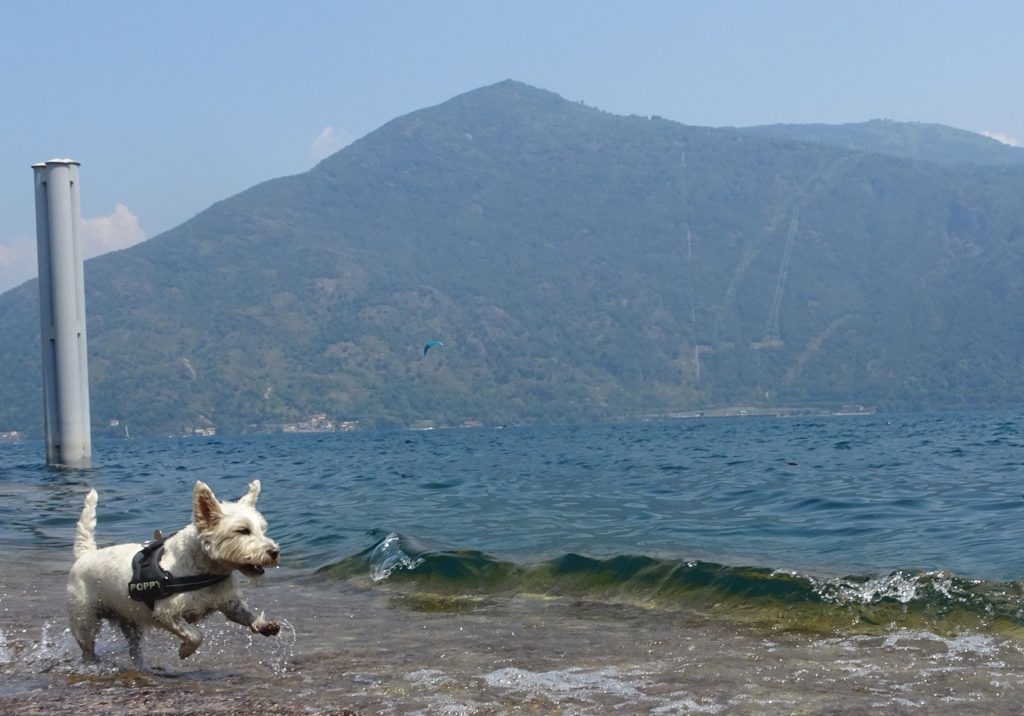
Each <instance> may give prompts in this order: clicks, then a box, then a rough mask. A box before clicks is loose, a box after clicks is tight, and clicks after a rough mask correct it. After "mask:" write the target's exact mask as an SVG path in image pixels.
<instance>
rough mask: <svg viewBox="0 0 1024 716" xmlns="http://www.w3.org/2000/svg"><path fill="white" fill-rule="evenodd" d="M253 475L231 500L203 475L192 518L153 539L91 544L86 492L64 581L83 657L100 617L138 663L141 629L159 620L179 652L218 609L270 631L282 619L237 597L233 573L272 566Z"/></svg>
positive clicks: (199, 636)
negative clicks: (265, 614)
mask: <svg viewBox="0 0 1024 716" xmlns="http://www.w3.org/2000/svg"><path fill="white" fill-rule="evenodd" d="M259 494H260V482H259V480H253V481H252V482H250V483H249V491H248V492H247V493H246V494H245V495H243V496H242V497H241V498H240V499H239V500H238V501H237V502H220V501H218V500H217V497H216V496H215V495H214V494H213V491H212V490H211V489H210V488H209V487H208V486H207V485H206V484H205V483H203V482H196V486H195V489H194V490H193V493H192V523H191V524H189V525H188V526H186V527H185V528H184V529H182V530H181V531H179V532H177V533H175V534H174V535H172V536H171V537H168V538H167V539H166V541H165V540H164V539H163V538H162V537H160V535H159V531H158V532H157V533H156V534H155V535H154V540H153V541H152V542H147V543H146V544H145V545H142V544H119V545H115V546H113V547H106V548H104V549H97V548H96V541H95V539H94V533H95V531H96V501H97V499H98V496H97V494H96V490H90V491H89V494H88V495H86V497H85V506H84V508H83V509H82V516H81V518H80V519H79V520H78V527H77V529H76V532H75V547H74V553H75V563H74V565H72V567H71V576H70V579H69V580H68V593H69V594H70V598H71V599H70V610H69V611H70V616H71V632H72V634H74V637H75V640H76V641H77V642H78V645H79V646H80V647H81V648H82V658H83V659H84V660H85V661H86V662H92V661H95V660H96V635H97V634H98V633H99V630H100V623H101V621H102V620H103V619H108V620H110V621H111V622H114V623H115V624H117V625H118V626H119V627H120V628H121V631H122V633H123V634H124V635H125V638H127V639H128V651H129V654H130V655H131V657H132V660H133V661H134V662H135V663H136V664H138V665H139V666H141V665H142V663H143V659H142V650H141V641H142V631H143V629H146V628H149V627H160V628H162V629H166V630H167V631H169V632H171V633H172V634H174V635H175V636H177V637H178V638H179V639H181V646H180V647H179V648H178V656H180V657H181V658H182V659H185V658H187V657H189V656H191V655H192V654H193V653H195V651H196V649H198V648H199V645H200V644H201V643H202V641H203V633H202V632H201V631H200V630H199V629H198V628H196V626H195V624H196V622H198V621H199V620H200V619H203V618H204V617H206V616H208V615H210V614H212V613H213V612H215V611H219V612H221V613H222V614H224V616H226V617H227V618H228V619H230V620H231V621H233V622H237V623H239V624H241V625H243V626H247V627H249V628H250V629H251V630H252V631H253V633H257V634H263V635H264V636H273V635H275V634H277V633H278V632H280V630H281V625H280V623H278V622H276V621H270V620H268V619H265V618H264V617H263V615H262V614H260V615H259V616H256V615H254V614H253V613H252V612H251V611H250V610H249V607H248V606H246V604H245V601H244V600H243V599H242V593H241V592H240V591H239V589H238V585H236V584H235V578H234V575H233V572H234V571H235V570H237V571H239V572H241V573H242V574H243V575H245V576H247V577H259V576H260V575H262V574H263V572H264V568H265V567H268V566H272V565H276V564H277V561H278V557H279V556H280V549H279V548H278V546H277V543H276V542H274V541H273V540H272V539H270V538H269V537H267V536H266V535H265V532H266V530H267V522H266V520H264V519H263V515H261V514H260V513H259V512H257V511H256V500H257V498H258V497H259Z"/></svg>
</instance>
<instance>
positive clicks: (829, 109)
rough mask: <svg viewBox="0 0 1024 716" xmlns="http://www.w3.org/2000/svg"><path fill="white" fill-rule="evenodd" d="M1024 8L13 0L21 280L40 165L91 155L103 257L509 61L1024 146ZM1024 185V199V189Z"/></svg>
mask: <svg viewBox="0 0 1024 716" xmlns="http://www.w3.org/2000/svg"><path fill="white" fill-rule="evenodd" d="M1022 37H1024V2H1021V1H1020V0H1006V1H998V2H997V1H994V0H979V1H976V2H966V0H965V1H964V2H945V1H941V0H927V1H921V2H911V1H899V0H897V1H893V0H885V1H884V2H873V1H865V0H859V1H858V2H838V1H836V2H828V1H827V0H813V1H807V2H804V1H787V0H756V1H754V0H751V1H736V2H729V1H727V0H702V1H701V2H688V1H685V0H673V1H670V2H642V1H639V2H630V3H626V2H595V1H593V0H586V1H583V0H578V1H576V2H557V1H555V0H547V1H545V2H531V1H528V0H514V1H510V2H493V1H489V2H488V1H485V0H478V1H476V2H463V1H459V0H443V1H441V0H439V1H437V2H427V1H425V0H417V1H415V2H403V1H392V2H385V1H382V0H381V1H377V2H358V3H357V2H342V1H340V0H336V1H334V2H287V3H286V2H280V1H279V0H275V1H274V2H259V1H252V0H249V1H246V2H242V1H240V0H239V1H234V2H227V1H221V2H217V1H213V2H211V1H210V0H203V1H202V2H183V1H181V0H179V1H178V2H173V3H143V2H137V1H133V2H103V1H102V0H97V2H80V1H79V0H76V1H74V2H70V1H69V2H63V1H61V0H50V1H49V2H46V3H42V2H22V3H6V4H4V6H3V8H2V9H0V73H2V74H0V78H2V82H0V87H2V92H3V100H2V102H0V292H2V291H6V290H7V289H9V288H12V287H13V286H15V285H17V284H20V283H21V282H23V281H25V280H27V279H29V278H31V277H33V276H34V275H35V273H36V258H35V209H34V203H33V202H34V198H33V188H32V170H31V168H30V167H31V165H32V164H34V163H36V162H39V161H43V160H46V159H50V158H52V157H71V158H73V159H76V160H78V161H79V162H81V163H82V170H81V171H82V187H81V191H82V212H83V215H84V217H85V219H86V222H85V229H84V233H85V234H86V236H85V239H86V242H87V244H88V247H87V250H88V251H89V255H95V254H97V253H100V252H103V251H108V250H111V249H116V248H123V247H125V246H128V245H131V244H132V243H135V242H138V241H141V240H143V239H145V238H148V237H151V236H155V235H157V234H159V233H161V232H163V231H165V230H167V229H169V228H172V227H174V226H176V225H177V224H180V223H181V222H183V221H185V220H186V219H188V218H190V217H192V216H193V215H195V214H196V213H198V212H200V211H202V210H203V209H205V208H206V207H208V206H209V205H210V204H212V203H214V202H216V201H219V200H221V199H224V198H226V197H228V196H231V195H232V194H235V193H237V192H239V191H241V190H243V189H246V188H248V187H249V186H252V185H253V184H256V183H258V182H261V181H264V180H266V179H270V178H273V177H278V176H282V175H286V174H295V173H298V172H302V171H305V170H307V169H309V168H310V167H312V166H313V165H314V164H315V163H316V162H317V161H318V160H319V159H322V158H323V157H324V156H327V155H328V154H329V153H331V152H333V151H336V150H337V149H339V148H341V147H342V146H344V145H345V144H346V143H348V142H350V141H352V140H353V139H356V138H358V137H360V136H362V135H364V134H366V133H368V132H370V131H372V130H373V129H375V128H377V127H379V126H380V125H381V124H383V123H384V122H386V121H388V120H390V119H392V118H394V117H396V116H399V115H402V114H406V113H408V112H411V111H414V110H416V109H420V108H422V107H427V106H430V105H434V104H438V103H440V102H443V101H445V100H447V99H449V98H450V97H453V96H455V95H457V94H461V93H463V92H467V91H469V90H471V89H475V88H477V87H481V86H483V85H488V84H492V83H494V82H499V81H501V80H504V79H509V78H512V79H516V80H520V81H523V82H526V83H528V84H532V85H535V86H537V87H541V88H544V89H548V90H551V91H554V92H557V93H558V94H560V95H562V96H563V97H565V98H567V99H570V100H582V101H583V102H585V103H587V104H589V105H592V106H596V107H600V108H601V109H605V110H608V111H611V112H615V113H620V114H641V115H649V114H657V115H661V116H663V117H666V118H669V119H674V120H677V121H679V122H683V123H687V124H701V125H713V126H722V125H734V126H744V125H753V124H770V123H775V122H828V123H841V122H856V121H863V120H867V119H872V118H877V117H887V118H891V119H896V120H907V121H922V122H936V123H940V124H947V125H951V126H954V127H959V128H962V129H969V130H972V131H976V132H984V133H989V134H991V135H993V136H999V137H1001V138H1002V139H1003V140H1005V141H1008V142H1012V143H1018V144H1024V42H1022V40H1021V38H1022ZM1022 200H1024V197H1022Z"/></svg>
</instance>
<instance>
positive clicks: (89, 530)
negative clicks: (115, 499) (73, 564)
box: [75, 490, 99, 559]
mask: <svg viewBox="0 0 1024 716" xmlns="http://www.w3.org/2000/svg"><path fill="white" fill-rule="evenodd" d="M98 499H99V495H97V494H96V490H89V494H88V495H86V496H85V506H84V507H83V508H82V516H81V517H79V518H78V527H76V528H75V559H78V558H79V557H81V556H82V555H83V554H88V553H89V552H95V551H96V540H95V539H94V538H93V534H94V533H95V532H96V500H98Z"/></svg>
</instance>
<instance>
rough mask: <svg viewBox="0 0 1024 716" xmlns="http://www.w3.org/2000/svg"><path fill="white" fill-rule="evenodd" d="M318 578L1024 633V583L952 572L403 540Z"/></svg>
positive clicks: (815, 621)
mask: <svg viewBox="0 0 1024 716" xmlns="http://www.w3.org/2000/svg"><path fill="white" fill-rule="evenodd" d="M318 574H319V575H320V576H321V577H324V578H330V579H341V580H347V581H351V582H355V583H366V584H367V585H370V586H373V587H374V588H378V589H385V590H389V591H391V592H393V593H395V594H404V595H420V596H423V595H432V596H433V597H435V599H434V601H433V603H434V604H435V605H443V604H444V603H445V600H448V603H450V604H458V605H461V606H465V605H467V604H470V605H471V604H473V603H479V601H480V599H482V598H497V597H502V596H516V595H526V596H531V595H532V596H537V597H543V598H569V599H574V600H587V601H592V602H596V603H607V604H631V605H635V606H642V607H645V608H652V609H664V610H676V611H679V610H689V611H692V612H696V613H710V614H714V615H716V616H723V617H727V618H732V619H737V620H741V621H749V622H757V623H766V624H767V625H770V626H772V627H773V628H783V629H792V630H806V631H810V632H819V633H878V632H890V631H892V630H894V629H902V628H927V629H930V630H932V631H934V632H936V633H958V632H961V631H963V630H965V629H969V630H982V631H988V630H994V631H999V632H1009V631H1020V632H1021V633H1022V634H1024V584H1022V583H1020V582H1016V581H1014V582H993V581H986V580H979V579H970V578H966V577H962V576H958V575H955V574H952V573H949V572H925V571H913V570H897V571H894V572H891V573H889V574H881V575H849V576H843V577H821V576H816V575H810V574H801V573H798V572H793V571H786V570H779V569H774V568H772V567H762V566H731V565H724V564H717V563H714V562H705V561H697V560H671V559H664V558H655V557H649V556H644V555H617V556H613V557H605V558H595V557H588V556H584V555H580V554H565V555H561V556H559V557H556V558H554V559H548V560H544V561H541V562H537V563H520V562H515V561H511V560H506V559H499V558H496V557H493V556H491V555H488V554H486V553H484V552H481V551H477V550H459V549H434V548H427V547H424V546H421V545H419V544H418V543H417V542H416V541H415V540H414V539H412V538H409V537H405V536H401V535H398V534H396V533H391V534H388V535H387V536H386V537H385V538H384V539H383V540H381V541H380V542H377V543H375V544H373V545H372V546H369V547H367V548H366V549H364V550H363V551H361V552H359V553H358V554H354V555H351V556H348V557H345V558H344V559H341V560H340V561H337V562H335V563H332V564H328V565H326V566H324V567H322V568H320V569H319V570H318ZM438 608H443V606H438Z"/></svg>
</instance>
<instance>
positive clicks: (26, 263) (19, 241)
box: [0, 236, 38, 293]
mask: <svg viewBox="0 0 1024 716" xmlns="http://www.w3.org/2000/svg"><path fill="white" fill-rule="evenodd" d="M37 263H38V259H37V257H36V242H35V240H34V239H31V238H29V237H27V236H18V237H15V238H12V239H8V240H5V241H4V242H3V243H0V293H4V292H5V291H7V290H9V289H12V288H14V287H15V286H18V285H20V284H22V283H24V282H25V281H28V280H29V279H30V278H35V276H36V273H37V270H36V268H37V266H36V265H37Z"/></svg>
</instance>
